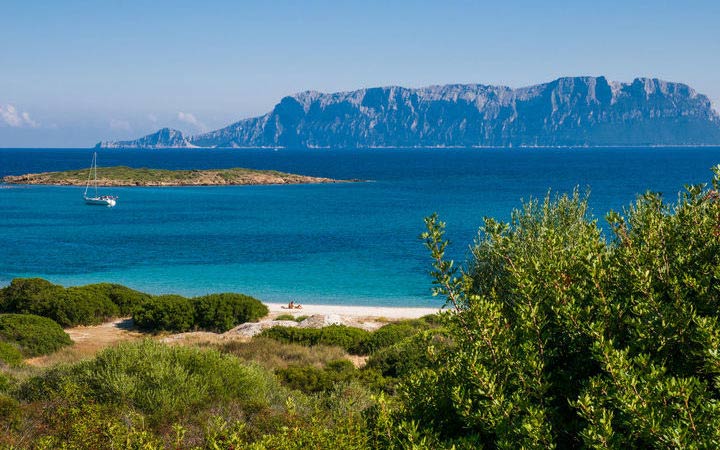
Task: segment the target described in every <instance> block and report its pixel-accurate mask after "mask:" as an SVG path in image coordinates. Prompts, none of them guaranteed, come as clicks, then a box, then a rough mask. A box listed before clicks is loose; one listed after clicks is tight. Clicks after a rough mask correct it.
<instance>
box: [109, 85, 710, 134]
mask: <svg viewBox="0 0 720 450" xmlns="http://www.w3.org/2000/svg"><path fill="white" fill-rule="evenodd" d="M146 139H148V137H146V138H143V139H142V140H140V141H143V140H146ZM140 141H131V143H134V142H140ZM189 142H190V143H191V144H192V145H196V146H200V147H266V146H268V147H298V148H305V147H331V148H348V147H360V148H362V147H436V146H437V147H448V146H463V147H466V146H467V147H471V146H500V147H503V146H554V145H561V146H585V145H587V146H600V145H693V144H701V145H702V144H720V117H718V114H717V112H715V111H714V110H713V109H712V108H711V106H710V101H709V100H708V98H707V97H706V96H704V95H701V94H698V93H697V92H695V91H694V90H693V89H692V88H690V87H689V86H687V85H685V84H681V83H671V82H665V81H661V80H658V79H648V78H638V79H635V80H634V81H633V82H632V83H617V82H608V81H607V80H606V79H605V78H604V77H573V78H560V79H557V80H555V81H552V82H550V83H545V84H540V85H536V86H530V87H525V88H519V89H511V88H508V87H504V86H486V85H481V84H470V85H445V86H430V87H426V88H421V89H407V88H402V87H384V88H371V89H361V90H357V91H352V92H341V93H333V94H322V93H319V92H313V91H310V92H303V93H300V94H296V95H293V96H289V97H285V98H283V99H282V100H281V101H280V103H279V104H277V105H276V106H275V108H273V110H272V111H271V112H270V113H268V114H266V115H264V116H261V117H256V118H252V119H246V120H241V121H239V122H237V123H234V124H232V125H230V126H228V127H225V128H222V129H220V130H216V131H212V132H209V133H205V134H201V135H198V136H194V137H192V138H191V139H190V140H189ZM116 144H122V143H116ZM133 146H136V145H133Z"/></svg>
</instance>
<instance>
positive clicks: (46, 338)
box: [0, 314, 72, 357]
mask: <svg viewBox="0 0 720 450" xmlns="http://www.w3.org/2000/svg"><path fill="white" fill-rule="evenodd" d="M3 340H4V341H5V342H10V343H14V344H15V345H17V346H18V347H19V349H20V352H21V353H22V354H23V355H24V356H26V357H32V356H38V355H45V354H48V353H52V352H54V351H57V350H59V349H60V348H62V347H64V346H66V345H70V344H72V341H71V340H70V336H68V335H67V333H65V332H64V331H63V329H62V328H60V326H59V325H58V324H57V323H55V322H53V321H52V320H50V319H48V318H46V317H39V316H34V315H30V314H0V341H3Z"/></svg>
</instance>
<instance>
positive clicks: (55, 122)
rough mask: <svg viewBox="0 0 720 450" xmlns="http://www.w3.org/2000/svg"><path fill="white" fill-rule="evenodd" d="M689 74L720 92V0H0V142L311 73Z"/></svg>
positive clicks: (71, 140) (241, 96) (267, 99)
mask: <svg viewBox="0 0 720 450" xmlns="http://www.w3.org/2000/svg"><path fill="white" fill-rule="evenodd" d="M565 75H568V76H569V75H606V76H607V77H608V78H610V79H612V80H618V81H630V80H632V79H633V78H634V77H636V76H652V77H659V78H662V79H665V80H669V81H681V82H685V83H688V84H690V85H691V86H693V87H694V88H696V89H697V90H698V91H700V92H702V93H705V94H707V95H708V96H709V97H710V98H711V99H712V100H713V101H714V102H715V103H716V105H717V104H718V103H720V1H718V0H697V1H693V0H687V1H684V2H680V1H662V0H655V1H637V0H635V1H634V0H627V1H614V0H609V1H604V2H585V1H580V0H576V1H531V0H524V1H512V0H504V1H488V2H482V1H476V2H471V1H452V0H445V1H437V2H425V1H392V0H383V1H375V0H363V1H357V2H349V1H341V0H334V1H312V0H310V1H307V0H306V1H270V0H267V1H231V0H227V1H219V0H218V1H211V0H205V1H179V0H173V1H121V0H116V1H101V0H87V1H55V0H48V1H33V0H16V1H15V0H2V2H1V3H0V147H11V146H80V147H84V146H90V145H92V144H94V143H95V142H96V141H98V140H101V139H109V138H113V139H115V138H132V137H137V136H140V135H142V134H145V133H147V132H150V131H152V130H154V129H157V128H159V127H161V126H173V127H177V128H180V129H182V130H183V131H187V132H190V133H197V132H199V131H203V130H205V129H213V128H217V127H220V126H223V125H227V124H229V123H231V122H234V121H236V120H238V119H241V118H245V117H249V116H253V115H259V114H262V113H265V112H267V111H268V110H270V109H271V108H272V106H273V105H274V104H275V103H277V101H278V100H279V99H280V98H281V97H282V96H284V95H288V94H292V93H295V92H298V91H303V90H308V89H316V90H320V91H326V92H327V91H338V90H351V89H356V88H360V87H368V86H378V85H402V86H408V87H420V86H425V85H429V84H444V83H486V84H504V85H509V86H512V87H519V86H525V85H529V84H535V83H539V82H545V81H549V80H552V79H554V78H556V77H559V76H565Z"/></svg>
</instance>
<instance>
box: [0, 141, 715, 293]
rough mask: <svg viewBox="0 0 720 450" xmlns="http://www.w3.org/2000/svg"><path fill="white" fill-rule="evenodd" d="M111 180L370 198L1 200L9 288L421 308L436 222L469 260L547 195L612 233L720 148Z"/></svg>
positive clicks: (114, 155)
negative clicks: (624, 214)
mask: <svg viewBox="0 0 720 450" xmlns="http://www.w3.org/2000/svg"><path fill="white" fill-rule="evenodd" d="M91 153H92V150H87V149H42V150H40V149H32V150H28V149H23V150H13V149H3V150H0V176H2V175H8V174H19V173H27V172H34V171H47V170H62V169H70V168H81V167H84V166H87V165H88V164H89V162H90V159H91ZM98 158H99V164H100V165H101V166H110V165H118V164H124V165H129V166H135V167H142V166H145V167H158V168H160V167H162V168H187V169H190V168H199V169H201V168H215V167H234V166H243V167H252V168H260V169H277V170H283V171H289V172H295V173H302V174H307V175H318V176H329V177H335V178H362V179H367V180H371V181H370V182H367V183H353V184H332V185H299V186H241V187H240V186H239V187H198V188H185V187H175V188H112V189H105V190H104V192H106V193H112V194H114V195H118V196H119V197H120V199H119V203H118V206H117V207H116V208H112V209H110V208H103V207H89V206H86V205H85V204H84V203H83V202H82V198H81V195H82V191H83V188H77V187H45V186H21V187H8V186H5V187H3V188H2V189H0V212H1V213H0V244H1V247H0V285H4V284H7V283H8V282H9V281H10V280H11V279H12V278H13V277H18V276H39V277H44V278H47V279H50V280H52V281H53V282H57V283H61V284H65V285H74V284H84V283H90V282H97V281H110V282H116V283H121V284H126V285H128V286H131V287H134V288H137V289H141V290H145V291H148V292H153V293H169V292H173V293H180V294H185V295H196V294H204V293H207V292H221V291H237V292H244V293H248V294H251V295H254V296H257V297H258V298H261V299H263V300H266V301H278V302H285V301H288V300H289V299H295V300H296V301H300V302H306V303H342V304H356V305H397V306H401V305H402V306H421V305H431V304H437V302H438V300H436V299H432V298H431V297H430V296H429V290H430V280H429V277H428V276H427V275H426V274H427V271H428V270H429V259H428V257H427V255H426V252H425V250H424V248H423V246H422V244H421V242H420V240H419V239H418V235H419V234H420V233H421V232H422V231H423V217H425V216H427V215H428V214H430V213H432V212H434V211H437V212H439V213H440V214H441V218H442V219H443V220H445V221H446V222H447V223H448V235H449V237H450V238H451V240H452V241H453V242H454V245H453V247H452V250H451V252H452V255H453V256H454V257H459V258H462V257H464V256H465V254H466V251H467V247H468V245H469V244H470V243H471V242H472V240H473V238H474V236H475V235H476V232H477V227H478V226H479V225H480V224H481V221H482V218H483V216H494V217H498V218H500V219H507V218H508V217H509V215H510V211H511V210H512V208H514V207H517V206H518V205H519V204H520V200H521V199H522V198H524V199H527V198H529V197H530V196H542V195H544V194H545V193H546V192H547V190H548V189H553V190H555V191H568V190H571V189H572V188H573V187H574V186H578V185H579V186H581V187H583V188H585V187H589V188H590V190H591V206H592V208H593V211H594V212H595V215H596V216H598V217H599V218H602V217H603V216H604V214H605V212H607V211H608V210H609V209H620V208H622V207H623V206H624V205H627V204H628V203H629V202H630V201H631V200H633V198H634V196H635V194H637V193H640V192H643V191H644V190H646V189H651V190H655V191H660V192H663V193H665V195H666V197H668V198H669V199H671V200H672V199H674V198H675V196H676V193H677V191H678V190H680V189H682V187H683V185H684V184H685V183H697V182H703V181H708V180H709V179H710V175H711V173H710V171H709V168H710V167H711V166H712V165H714V164H717V163H720V148H655V149H621V148H612V149H523V150H507V149H450V150H438V149H432V150H430V149H428V150H417V149H383V150H356V151H332V152H330V151H293V150H280V151H272V150H266V149H258V150H153V151H139V150H106V151H102V152H100V154H99V157H98Z"/></svg>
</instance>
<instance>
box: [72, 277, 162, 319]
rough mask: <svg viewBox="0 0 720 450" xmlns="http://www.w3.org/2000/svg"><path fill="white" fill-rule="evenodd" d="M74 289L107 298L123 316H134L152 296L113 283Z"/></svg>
mask: <svg viewBox="0 0 720 450" xmlns="http://www.w3.org/2000/svg"><path fill="white" fill-rule="evenodd" d="M74 289H77V290H80V291H83V292H86V293H88V294H91V295H94V296H96V297H106V298H107V299H108V300H110V302H112V303H114V304H115V305H116V306H117V308H118V310H119V312H120V314H121V315H123V316H127V315H132V313H133V311H134V310H135V308H136V307H137V306H138V305H140V304H141V303H142V302H143V301H145V300H147V299H148V298H150V297H151V296H150V295H149V294H146V293H144V292H140V291H136V290H134V289H130V288H129V287H127V286H122V285H120V284H113V283H97V284H88V285H86V286H79V287H76V288H74Z"/></svg>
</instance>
